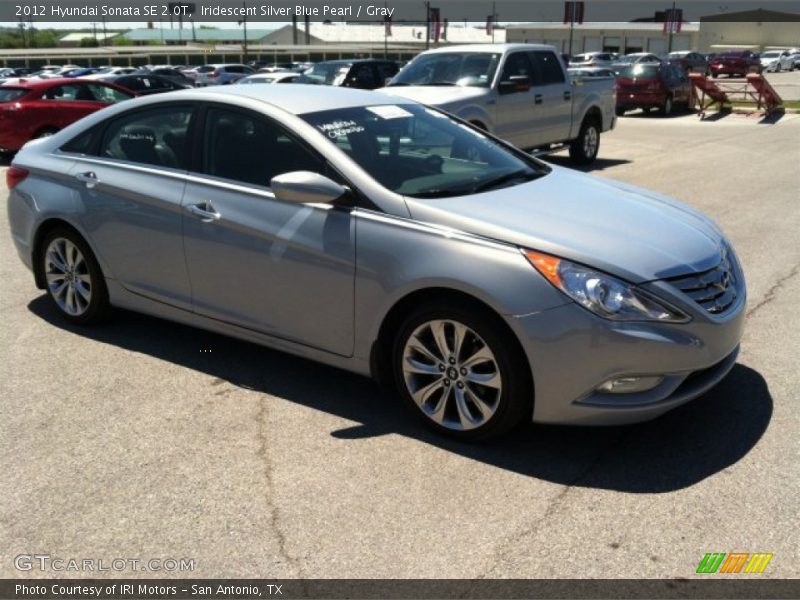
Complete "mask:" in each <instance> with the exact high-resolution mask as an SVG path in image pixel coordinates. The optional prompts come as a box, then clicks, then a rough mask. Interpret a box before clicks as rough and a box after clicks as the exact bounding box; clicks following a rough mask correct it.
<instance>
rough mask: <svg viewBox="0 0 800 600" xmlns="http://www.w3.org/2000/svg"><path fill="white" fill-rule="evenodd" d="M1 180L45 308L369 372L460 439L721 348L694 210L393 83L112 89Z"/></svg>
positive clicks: (736, 331)
mask: <svg viewBox="0 0 800 600" xmlns="http://www.w3.org/2000/svg"><path fill="white" fill-rule="evenodd" d="M7 178H8V184H9V189H10V190H11V191H10V198H9V201H8V211H9V217H10V219H9V220H10V224H11V232H12V236H13V240H14V243H15V244H16V248H17V251H18V253H19V256H20V258H21V259H22V261H23V262H24V263H25V264H26V265H27V266H28V267H29V268H30V269H31V270H32V272H33V276H34V278H35V281H36V284H37V286H38V287H39V288H41V289H43V290H46V291H47V294H49V296H50V298H51V300H52V303H53V306H54V307H55V308H56V310H57V311H58V312H59V313H60V314H61V315H62V316H63V317H64V318H65V319H67V320H69V321H72V322H75V323H80V324H90V323H96V322H99V321H101V320H102V319H104V318H106V317H107V316H108V314H109V312H110V309H111V307H112V306H118V307H124V308H127V309H131V310H135V311H141V312H144V313H149V314H151V315H155V316H158V317H162V318H165V319H170V320H175V321H179V322H182V323H186V324H190V325H193V326H197V327H202V328H205V329H209V330H213V331H217V332H221V333H225V334H228V335H231V336H235V337H238V338H242V339H246V340H250V341H253V342H257V343H260V344H264V345H267V346H271V347H274V348H278V349H281V350H284V351H286V352H291V353H294V354H298V355H301V356H305V357H309V358H311V359H314V360H318V361H321V362H324V363H327V364H330V365H335V366H337V367H341V368H344V369H348V370H351V371H354V372H356V373H360V374H363V375H371V376H373V377H375V378H377V379H379V380H381V381H383V382H386V383H390V384H392V385H393V386H394V387H395V388H396V390H397V392H398V395H399V397H400V398H402V399H403V400H404V401H405V402H406V403H407V404H408V406H409V407H410V409H411V410H412V411H413V412H414V413H415V414H416V415H417V416H419V417H420V418H421V419H422V420H423V421H424V422H425V423H427V424H428V425H429V426H431V427H433V428H434V429H436V430H438V431H440V432H442V433H445V434H449V435H452V436H455V437H458V438H462V439H479V438H487V437H491V436H496V435H499V434H501V433H503V432H505V431H507V430H509V429H510V428H512V427H514V426H515V425H517V424H518V423H520V422H521V421H523V420H530V419H533V420H534V421H537V422H545V423H577V424H618V423H630V422H636V421H642V420H646V419H651V418H653V417H656V416H658V415H660V414H662V413H664V412H665V411H667V410H669V409H671V408H674V407H676V406H678V405H680V404H683V403H684V402H687V401H688V400H690V399H692V398H695V397H697V396H699V395H701V394H702V393H703V392H705V391H706V390H708V389H709V388H710V387H711V386H713V385H715V384H716V383H717V382H719V381H720V380H721V379H722V378H723V377H724V376H725V375H726V373H727V372H728V371H729V370H730V369H731V367H732V366H733V364H734V362H735V360H736V356H737V353H738V350H739V340H740V338H741V335H742V325H743V321H744V308H745V282H744V276H743V274H742V271H741V268H740V267H739V264H738V262H737V259H736V255H735V253H734V251H733V248H732V247H731V245H730V243H729V242H728V241H727V240H726V238H725V237H724V236H723V234H722V233H721V231H720V230H719V229H718V228H717V226H716V225H714V223H713V222H711V221H710V220H709V219H708V218H707V217H705V216H704V215H702V214H700V213H699V212H697V211H695V210H693V209H691V208H690V207H688V206H685V205H683V204H681V203H679V202H677V201H675V200H672V199H670V198H666V197H663V196H660V195H658V194H655V193H652V192H648V191H645V190H642V189H637V188H634V187H631V186H628V185H624V184H621V183H614V182H611V181H608V180H602V179H597V178H594V177H591V176H587V175H583V174H580V173H577V172H574V171H571V170H567V169H563V168H558V167H554V166H549V165H547V164H546V163H543V162H541V161H538V160H536V159H534V158H531V157H530V156H529V155H527V154H525V153H523V152H521V151H518V150H517V149H515V148H513V147H512V146H510V145H508V144H506V143H505V142H503V141H501V140H498V139H496V138H494V137H492V136H491V135H488V134H487V133H485V132H482V131H480V130H477V129H475V128H473V127H471V126H470V125H468V124H466V123H464V122H461V121H458V120H456V119H455V118H453V117H451V116H448V115H447V114H445V113H442V112H440V111H438V110H435V109H432V108H429V107H426V106H423V105H420V104H417V103H415V102H413V101H409V100H402V99H398V98H391V97H387V96H384V95H378V94H374V93H372V92H364V91H359V90H349V89H341V88H325V89H322V88H319V87H309V86H304V85H290V86H255V85H252V86H246V85H243V86H231V87H228V86H226V87H224V88H223V87H219V88H211V89H204V90H186V91H180V92H174V93H169V94H163V95H158V96H152V97H147V98H138V99H136V100H134V101H131V102H125V103H122V104H119V105H116V106H113V107H110V108H107V109H105V110H102V111H100V112H97V113H95V114H93V115H91V116H89V117H87V118H85V119H83V120H81V121H80V122H78V123H76V124H74V125H72V126H70V127H68V128H66V129H64V130H63V131H61V132H59V133H57V134H55V135H53V136H52V137H49V138H46V139H42V140H37V141H34V142H31V143H29V144H28V145H26V146H25V147H24V148H23V150H22V151H20V152H19V154H18V155H17V156H16V158H15V159H14V161H13V163H12V166H11V167H10V168H9V169H8V172H7ZM54 343H58V341H57V340H54Z"/></svg>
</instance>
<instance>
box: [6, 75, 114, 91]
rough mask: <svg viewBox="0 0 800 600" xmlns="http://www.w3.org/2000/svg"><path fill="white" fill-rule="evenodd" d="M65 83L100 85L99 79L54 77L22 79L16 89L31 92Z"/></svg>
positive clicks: (15, 85) (16, 84)
mask: <svg viewBox="0 0 800 600" xmlns="http://www.w3.org/2000/svg"><path fill="white" fill-rule="evenodd" d="M65 83H98V80H97V79H82V78H80V77H52V78H50V79H25V78H24V77H22V78H20V80H19V82H18V83H15V84H14V87H22V88H26V89H30V90H38V89H46V88H49V87H55V86H57V85H64V84H65Z"/></svg>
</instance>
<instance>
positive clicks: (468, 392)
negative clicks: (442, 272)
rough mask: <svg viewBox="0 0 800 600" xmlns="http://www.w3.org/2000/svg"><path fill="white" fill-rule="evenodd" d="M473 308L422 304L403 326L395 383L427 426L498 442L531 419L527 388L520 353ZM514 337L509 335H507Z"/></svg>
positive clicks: (490, 320) (499, 327)
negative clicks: (510, 431) (517, 426)
mask: <svg viewBox="0 0 800 600" xmlns="http://www.w3.org/2000/svg"><path fill="white" fill-rule="evenodd" d="M496 321H497V319H494V318H490V317H488V316H486V315H485V314H483V313H482V312H480V311H476V310H473V309H472V308H471V307H464V308H459V307H454V306H452V305H450V306H448V307H445V305H444V304H443V305H441V306H437V305H430V306H428V307H423V308H421V309H419V310H417V311H415V312H414V313H413V314H411V315H410V316H409V317H408V318H407V319H406V320H405V321H404V323H403V324H402V325H401V327H400V329H399V333H398V335H397V338H396V340H395V344H394V350H393V353H392V355H393V359H392V360H393V367H394V368H393V371H394V378H395V384H396V386H397V388H398V391H399V393H400V395H401V396H402V398H403V399H404V401H405V402H406V404H407V405H408V406H409V407H410V408H411V410H412V411H413V412H414V413H416V415H417V416H418V417H420V418H421V419H422V420H423V421H424V422H425V423H426V424H427V425H428V426H429V427H431V428H432V429H434V430H436V431H438V432H440V433H444V434H446V435H448V436H450V437H454V438H458V439H462V440H480V439H488V438H492V437H496V436H498V435H501V434H502V433H505V432H506V431H508V430H510V429H511V428H513V427H514V426H516V425H517V424H519V423H520V421H521V420H522V419H523V418H524V417H526V416H527V417H528V418H530V416H531V409H532V395H533V394H532V390H531V387H530V384H529V377H528V373H529V369H528V366H527V364H526V362H525V361H524V360H523V357H522V356H520V354H521V351H520V350H518V349H515V347H514V346H515V345H514V344H509V343H508V339H505V340H503V339H501V337H500V334H501V333H502V332H503V329H504V327H503V324H502V323H497V322H496ZM507 333H508V335H511V333H510V332H507Z"/></svg>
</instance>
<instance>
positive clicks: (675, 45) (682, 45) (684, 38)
mask: <svg viewBox="0 0 800 600" xmlns="http://www.w3.org/2000/svg"><path fill="white" fill-rule="evenodd" d="M672 49H673V50H691V48H689V36H688V35H676V36H673V38H672Z"/></svg>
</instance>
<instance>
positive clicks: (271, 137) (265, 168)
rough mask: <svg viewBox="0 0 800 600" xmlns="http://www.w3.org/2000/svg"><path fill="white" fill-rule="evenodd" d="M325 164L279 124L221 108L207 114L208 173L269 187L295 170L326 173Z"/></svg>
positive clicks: (205, 162)
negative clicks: (274, 181) (280, 177)
mask: <svg viewBox="0 0 800 600" xmlns="http://www.w3.org/2000/svg"><path fill="white" fill-rule="evenodd" d="M325 168H326V167H325V163H324V162H323V161H322V160H321V159H320V158H318V157H317V156H315V155H314V154H313V153H312V152H311V151H309V150H308V149H307V148H306V147H305V146H303V145H302V144H301V143H300V142H299V141H298V140H297V139H296V138H294V137H293V136H291V135H289V134H288V133H286V132H285V131H284V130H283V129H282V128H281V127H279V126H278V125H277V124H276V123H274V122H272V121H270V120H268V119H266V118H264V117H260V116H257V115H254V114H253V115H251V114H246V113H242V112H236V111H231V110H226V109H221V108H212V109H209V111H208V113H207V115H206V127H205V143H204V158H203V170H204V172H205V173H206V174H208V175H212V176H214V177H222V178H224V179H232V180H234V181H239V182H242V183H248V184H253V185H258V186H263V187H269V185H270V181H271V180H272V178H273V177H275V176H276V175H280V174H281V173H289V172H291V171H312V172H314V173H325Z"/></svg>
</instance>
